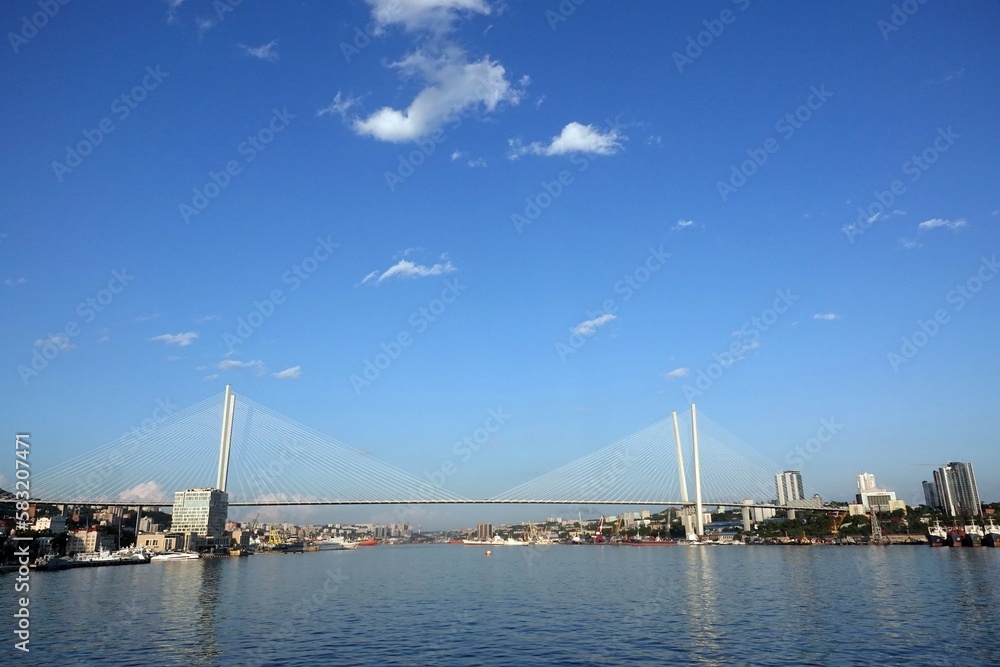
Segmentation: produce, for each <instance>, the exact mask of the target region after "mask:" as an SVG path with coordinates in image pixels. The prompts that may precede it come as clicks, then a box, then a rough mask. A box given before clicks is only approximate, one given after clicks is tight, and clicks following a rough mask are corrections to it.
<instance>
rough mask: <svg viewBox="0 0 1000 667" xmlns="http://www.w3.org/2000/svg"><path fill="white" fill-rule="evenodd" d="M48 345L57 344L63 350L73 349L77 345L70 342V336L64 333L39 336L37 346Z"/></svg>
mask: <svg viewBox="0 0 1000 667" xmlns="http://www.w3.org/2000/svg"><path fill="white" fill-rule="evenodd" d="M46 345H55V346H56V347H57V348H59V349H60V350H62V351H64V352H65V351H66V350H72V349H73V348H74V347H76V345H73V343H71V342H69V338H68V337H67V336H65V335H63V334H56V335H55V336H51V337H49V338H39V339H38V340H36V341H35V347H44V346H46Z"/></svg>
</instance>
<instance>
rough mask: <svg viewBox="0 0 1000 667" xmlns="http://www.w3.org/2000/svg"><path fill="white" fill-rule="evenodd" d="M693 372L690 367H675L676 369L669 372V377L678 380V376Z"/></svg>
mask: <svg viewBox="0 0 1000 667" xmlns="http://www.w3.org/2000/svg"><path fill="white" fill-rule="evenodd" d="M689 372H691V369H690V368H675V369H674V370H672V371H670V372H669V373H667V375H666V376H667V377H668V378H670V379H671V380H676V379H677V378H682V377H684V376H685V375H687V374H688V373H689Z"/></svg>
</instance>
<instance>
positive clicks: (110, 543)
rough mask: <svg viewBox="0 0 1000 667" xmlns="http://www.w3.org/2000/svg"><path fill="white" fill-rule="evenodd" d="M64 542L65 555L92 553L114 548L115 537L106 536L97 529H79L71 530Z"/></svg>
mask: <svg viewBox="0 0 1000 667" xmlns="http://www.w3.org/2000/svg"><path fill="white" fill-rule="evenodd" d="M68 535H69V537H68V539H67V541H66V553H67V554H70V553H77V554H79V553H94V552H96V551H100V550H101V549H108V550H112V549H114V548H115V536H114V535H106V534H104V533H101V532H99V531H98V530H97V528H81V529H79V530H71V531H69V533H68Z"/></svg>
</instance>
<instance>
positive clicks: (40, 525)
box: [35, 515, 66, 533]
mask: <svg viewBox="0 0 1000 667" xmlns="http://www.w3.org/2000/svg"><path fill="white" fill-rule="evenodd" d="M35 530H51V531H52V532H53V533H65V532H66V517H64V516H59V515H56V516H41V517H38V518H37V519H35Z"/></svg>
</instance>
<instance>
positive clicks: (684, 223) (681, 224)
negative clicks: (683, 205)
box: [673, 220, 694, 232]
mask: <svg viewBox="0 0 1000 667" xmlns="http://www.w3.org/2000/svg"><path fill="white" fill-rule="evenodd" d="M688 227H694V220H678V221H677V224H676V225H674V226H673V231H675V232H679V231H680V230H682V229H687V228H688Z"/></svg>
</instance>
